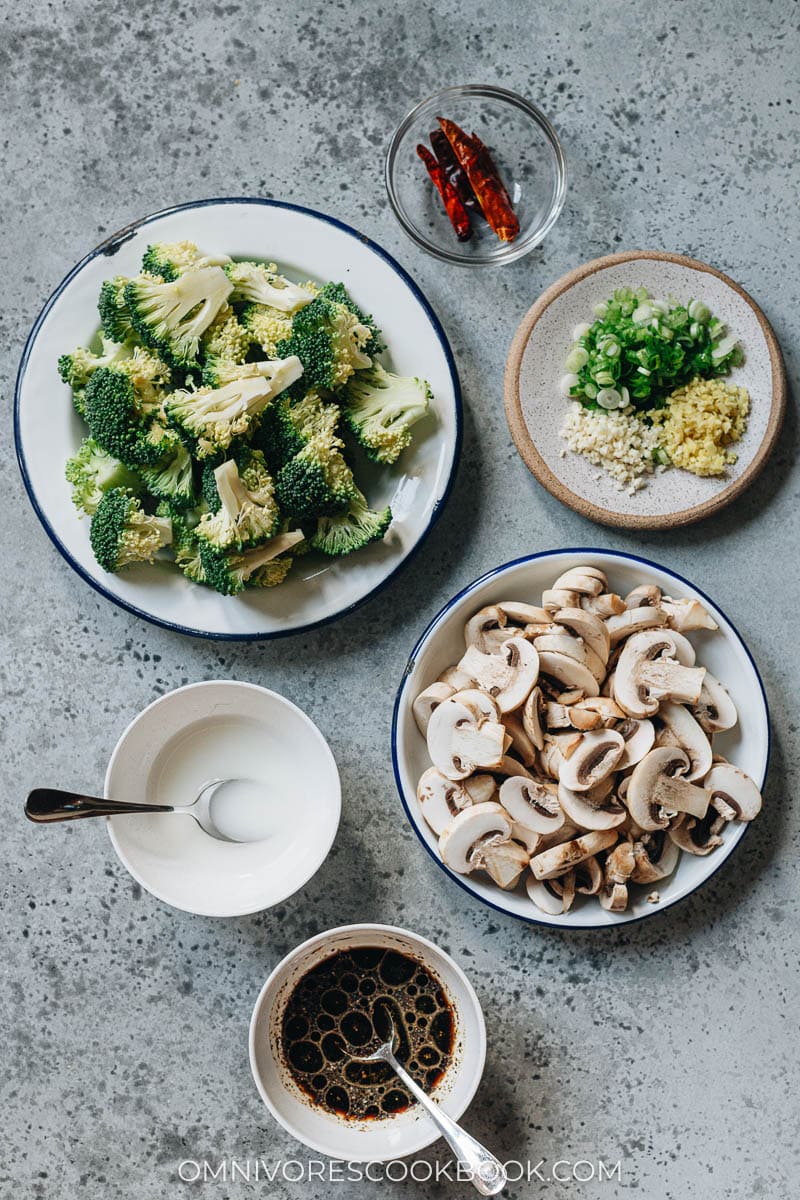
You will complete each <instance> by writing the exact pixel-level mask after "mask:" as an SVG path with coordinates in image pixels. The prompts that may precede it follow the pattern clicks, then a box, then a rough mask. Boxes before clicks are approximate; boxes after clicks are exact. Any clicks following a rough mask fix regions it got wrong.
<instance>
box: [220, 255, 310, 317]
mask: <svg viewBox="0 0 800 1200" xmlns="http://www.w3.org/2000/svg"><path fill="white" fill-rule="evenodd" d="M225 274H226V275H227V276H228V279H230V281H231V283H232V284H233V299H234V300H244V301H246V302H247V303H248V304H266V305H268V306H269V307H270V308H275V309H278V311H279V312H284V313H295V312H297V310H298V309H300V308H303V306H304V305H306V304H309V303H310V302H311V301H312V300H313V299H314V291H312V290H311V289H310V288H309V287H301V285H300V284H298V283H290V282H289V280H288V279H285V278H284V276H283V275H280V274H278V268H277V267H276V265H275V263H270V264H269V265H268V266H267V265H265V264H264V263H258V262H229V263H228V265H227V266H226V267H225Z"/></svg>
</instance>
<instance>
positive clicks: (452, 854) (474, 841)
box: [439, 801, 511, 875]
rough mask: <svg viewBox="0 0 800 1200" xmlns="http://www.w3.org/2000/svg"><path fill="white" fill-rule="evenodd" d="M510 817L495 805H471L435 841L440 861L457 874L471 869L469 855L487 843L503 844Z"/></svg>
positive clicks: (464, 873) (471, 864) (507, 836)
mask: <svg viewBox="0 0 800 1200" xmlns="http://www.w3.org/2000/svg"><path fill="white" fill-rule="evenodd" d="M510 837H511V818H510V817H509V815H508V813H507V812H506V811H505V809H504V808H502V807H501V806H500V805H499V804H494V803H492V802H491V801H489V802H488V803H487V804H472V805H470V806H469V808H465V809H463V810H462V811H461V812H460V813H459V814H458V816H456V817H454V818H453V820H452V821H451V822H450V824H449V825H448V826H447V828H446V829H445V830H444V832H443V833H442V835H441V837H440V838H439V853H440V854H441V856H442V862H443V863H445V865H446V866H448V867H451V868H452V870H454V871H456V872H457V873H458V874H459V875H469V874H470V872H471V871H473V870H474V869H475V866H476V863H475V862H474V861H473V855H474V853H475V851H476V850H478V849H480V848H481V847H482V846H484V845H486V844H487V843H488V842H490V841H492V840H493V841H494V842H507V841H508V840H509V839H510Z"/></svg>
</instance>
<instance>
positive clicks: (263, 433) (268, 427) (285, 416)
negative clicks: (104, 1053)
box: [253, 389, 340, 471]
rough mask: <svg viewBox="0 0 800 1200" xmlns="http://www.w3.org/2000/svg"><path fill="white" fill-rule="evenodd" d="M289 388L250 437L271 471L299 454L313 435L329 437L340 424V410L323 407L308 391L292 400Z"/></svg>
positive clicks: (313, 394)
mask: <svg viewBox="0 0 800 1200" xmlns="http://www.w3.org/2000/svg"><path fill="white" fill-rule="evenodd" d="M292 390H293V389H289V390H288V391H286V392H283V393H282V394H281V395H280V396H277V397H276V398H275V400H274V402H273V403H272V404H271V405H270V407H269V409H267V411H266V412H265V413H264V418H263V420H262V422H261V424H260V425H259V427H258V429H257V430H256V432H255V434H254V436H253V445H254V446H256V447H257V448H258V449H260V450H261V451H262V452H263V454H264V456H265V458H266V460H267V462H268V464H269V466H270V469H271V470H272V471H278V470H280V468H281V467H282V466H283V465H284V464H285V463H287V462H288V461H289V459H290V458H294V456H295V455H296V454H299V453H300V451H301V450H302V449H303V446H305V445H306V443H307V442H308V439H309V438H310V437H312V436H313V434H315V433H325V432H327V433H328V434H330V435H331V436H332V435H333V434H334V433H335V432H336V426H337V425H338V423H339V416H340V412H339V408H338V406H337V405H335V404H326V403H325V402H324V401H323V400H322V399H321V398H320V396H319V394H318V393H317V392H307V393H306V394H305V395H302V396H301V397H300V399H299V400H295V399H293V398H292V394H291V393H292Z"/></svg>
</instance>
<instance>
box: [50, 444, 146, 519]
mask: <svg viewBox="0 0 800 1200" xmlns="http://www.w3.org/2000/svg"><path fill="white" fill-rule="evenodd" d="M64 473H65V475H66V478H67V482H68V483H71V484H72V503H73V504H74V505H75V507H76V508H77V510H78V512H81V513H86V515H87V516H89V517H91V516H92V515H93V514H94V513H95V512H96V511H97V506H98V504H99V503H100V501H101V500H102V499H103V495H104V493H105V492H107V491H109V490H110V489H111V488H123V489H125V490H126V491H129V492H133V493H138V492H141V490H142V481H141V479H140V478H139V477H138V475H136V474H135V473H134V472H133V471H131V470H130V469H129V468H128V467H126V466H125V464H124V463H121V462H120V461H119V460H118V459H116V458H113V457H112V456H111V455H110V454H107V453H106V451H105V450H103V449H101V447H100V446H98V444H97V442H96V441H95V440H94V438H86V439H85V440H84V441H83V442H82V443H81V445H80V447H79V448H78V453H77V454H75V455H74V456H73V457H72V458H70V459H67V465H66V469H65V472H64Z"/></svg>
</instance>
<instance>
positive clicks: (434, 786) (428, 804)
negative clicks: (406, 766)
mask: <svg viewBox="0 0 800 1200" xmlns="http://www.w3.org/2000/svg"><path fill="white" fill-rule="evenodd" d="M417 800H418V801H419V806H420V809H421V811H422V815H423V817H424V818H425V820H426V821H427V822H428V824H429V825H430V827H431V829H432V830H433V832H434V833H435V834H437V835H438V834H441V833H444V831H445V829H446V828H447V826H448V825H449V824H450V822H451V821H452V820H453V818H454V817H455V816H457V815H458V814H459V813H460V812H461V810H462V809H464V808H468V807H469V806H470V805H471V804H472V798H471V797H470V795H469V793H468V792H467V790H466V788H465V787H464V786H463V785H462V784H460V783H458V782H457V780H455V779H448V778H447V776H446V775H443V774H442V772H441V771H439V770H438V769H437V768H436V767H429V768H428V770H427V771H425V772H424V773H423V774H422V775H421V776H420V781H419V783H418V784H417Z"/></svg>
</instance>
